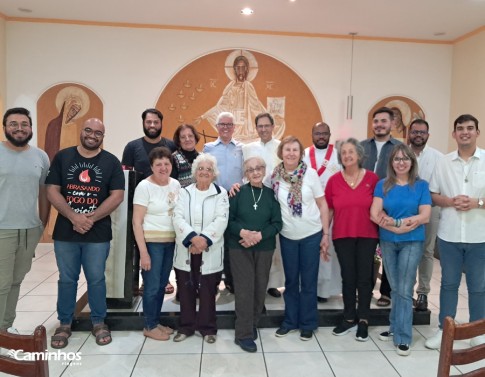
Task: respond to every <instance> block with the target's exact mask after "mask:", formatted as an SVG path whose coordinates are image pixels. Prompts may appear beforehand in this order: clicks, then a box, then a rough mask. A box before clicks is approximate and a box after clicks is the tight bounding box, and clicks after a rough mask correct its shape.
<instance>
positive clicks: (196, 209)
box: [173, 153, 229, 343]
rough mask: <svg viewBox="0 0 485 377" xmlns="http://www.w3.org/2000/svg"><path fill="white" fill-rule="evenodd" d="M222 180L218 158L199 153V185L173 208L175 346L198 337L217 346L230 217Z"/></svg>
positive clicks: (189, 189) (194, 166)
mask: <svg viewBox="0 0 485 377" xmlns="http://www.w3.org/2000/svg"><path fill="white" fill-rule="evenodd" d="M218 174H219V171H218V169H217V162H216V159H215V157H213V156H211V155H209V154H207V153H201V154H200V155H199V156H198V157H197V158H196V159H195V160H194V162H193V164H192V175H193V177H194V180H195V183H193V184H191V185H189V186H187V187H185V188H183V189H182V190H181V192H180V198H179V201H178V202H177V205H176V207H175V212H174V217H173V225H174V228H175V233H176V239H175V257H174V263H173V266H174V269H175V276H176V279H177V287H178V291H179V295H180V323H179V329H178V332H177V335H176V336H175V337H174V341H175V342H181V341H183V340H185V339H186V338H187V337H189V336H191V335H193V334H194V333H195V331H199V332H200V334H201V335H202V336H203V337H204V340H205V341H206V342H207V343H214V342H215V341H216V334H217V324H216V305H215V297H216V293H217V285H218V284H219V281H220V279H221V274H222V268H223V258H224V231H225V230H226V227H227V220H228V212H229V200H228V197H227V192H226V190H225V189H224V188H222V187H220V186H218V185H216V184H215V183H214V180H215V179H216V177H217V175H218ZM197 296H198V297H199V312H198V313H197V311H196V304H197V303H196V300H197Z"/></svg>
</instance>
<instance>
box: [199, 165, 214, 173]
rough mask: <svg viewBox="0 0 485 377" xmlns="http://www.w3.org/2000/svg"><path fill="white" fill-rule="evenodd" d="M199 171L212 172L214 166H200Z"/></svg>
mask: <svg viewBox="0 0 485 377" xmlns="http://www.w3.org/2000/svg"><path fill="white" fill-rule="evenodd" d="M197 171H206V172H208V173H212V172H213V171H214V169H213V168H204V167H203V166H198V167H197Z"/></svg>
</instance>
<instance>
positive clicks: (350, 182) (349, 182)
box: [343, 169, 361, 188]
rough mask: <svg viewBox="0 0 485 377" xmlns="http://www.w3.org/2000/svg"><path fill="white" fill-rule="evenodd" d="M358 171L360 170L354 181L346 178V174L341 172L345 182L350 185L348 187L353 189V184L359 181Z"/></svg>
mask: <svg viewBox="0 0 485 377" xmlns="http://www.w3.org/2000/svg"><path fill="white" fill-rule="evenodd" d="M360 171H361V169H359V172H358V173H357V177H355V179H353V180H352V179H350V178H347V174H345V171H343V175H344V179H345V182H347V183H348V184H349V185H350V187H352V188H354V186H355V184H356V183H357V182H358V181H359V177H360Z"/></svg>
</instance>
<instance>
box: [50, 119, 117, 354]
mask: <svg viewBox="0 0 485 377" xmlns="http://www.w3.org/2000/svg"><path fill="white" fill-rule="evenodd" d="M104 133H105V129H104V125H103V123H102V122H101V121H100V120H99V119H96V118H91V119H88V120H87V121H86V122H84V125H83V128H82V131H81V136H80V141H81V145H79V146H77V147H70V148H66V149H63V150H61V151H59V152H58V153H57V154H56V155H55V157H54V160H53V161H52V165H51V168H50V169H49V174H48V175H47V179H46V184H47V197H48V199H49V201H50V202H51V203H52V205H53V206H54V207H55V208H56V209H57V211H58V212H59V215H58V216H57V221H56V225H55V227H54V233H53V235H52V238H53V239H54V252H55V254H56V260H57V267H58V268H59V281H58V295H57V314H58V319H59V321H60V326H59V327H58V328H57V329H56V331H55V334H54V335H53V336H52V339H51V346H52V347H53V348H64V347H66V346H67V343H68V338H69V336H70V335H71V323H72V319H73V315H74V309H75V306H76V293H77V283H78V279H79V273H80V271H81V266H82V268H83V271H84V275H85V276H86V280H87V285H88V300H89V307H90V309H91V322H92V324H93V330H92V334H93V335H94V336H95V337H96V343H97V344H98V345H100V346H103V345H106V344H109V343H111V333H110V332H109V330H108V327H107V326H106V325H105V323H104V319H105V317H106V282H105V276H104V274H105V267H106V259H107V258H108V254H109V249H110V241H111V239H112V232H111V218H110V216H109V215H110V214H111V213H112V212H113V211H114V210H115V209H116V208H117V207H118V205H119V204H120V203H121V202H122V201H123V194H124V189H125V178H124V175H123V170H122V169H121V164H120V162H119V160H118V159H117V158H116V157H115V156H114V155H112V154H111V153H109V152H107V151H105V150H103V149H101V148H100V145H101V143H102V142H103V138H104Z"/></svg>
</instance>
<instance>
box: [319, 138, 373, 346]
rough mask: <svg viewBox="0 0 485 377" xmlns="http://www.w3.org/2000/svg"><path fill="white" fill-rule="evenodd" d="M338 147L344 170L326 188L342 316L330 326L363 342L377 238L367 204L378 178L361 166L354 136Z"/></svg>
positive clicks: (362, 150)
mask: <svg viewBox="0 0 485 377" xmlns="http://www.w3.org/2000/svg"><path fill="white" fill-rule="evenodd" d="M337 149H338V154H337V157H338V161H339V163H340V165H342V167H343V170H342V171H340V172H338V173H336V174H334V175H333V176H331V177H330V179H329V180H328V182H327V185H326V187H325V199H326V200H327V204H328V208H329V218H330V219H332V218H333V228H332V240H333V244H334V246H335V252H336V253H337V258H338V261H339V264H340V273H341V276H342V294H343V300H344V319H343V321H342V323H341V324H340V325H338V326H337V327H336V328H334V329H333V335H337V336H339V335H345V334H347V333H349V332H350V331H355V330H357V333H356V335H355V339H356V340H358V341H361V342H365V341H367V340H369V335H368V321H369V317H370V302H371V298H372V276H373V266H374V254H375V251H376V246H377V243H378V241H379V240H378V238H379V235H378V233H377V226H376V225H375V224H374V223H373V222H372V221H371V219H370V207H371V205H372V200H373V197H374V188H375V186H376V184H377V182H378V181H379V178H378V177H377V175H376V174H375V173H373V172H371V171H368V170H365V169H363V168H362V161H363V159H364V153H365V152H364V148H363V147H362V146H361V145H360V143H359V141H358V140H357V139H354V138H348V139H346V140H343V141H342V142H340V143H339V144H338V147H337ZM356 292H358V294H359V303H358V308H357V309H356V303H357V296H356Z"/></svg>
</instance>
